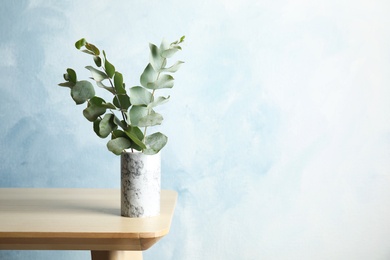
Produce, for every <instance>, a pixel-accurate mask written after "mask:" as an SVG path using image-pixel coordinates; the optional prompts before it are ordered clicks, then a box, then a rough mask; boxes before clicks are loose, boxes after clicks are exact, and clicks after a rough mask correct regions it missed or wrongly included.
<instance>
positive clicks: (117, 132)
mask: <svg viewBox="0 0 390 260" xmlns="http://www.w3.org/2000/svg"><path fill="white" fill-rule="evenodd" d="M119 137H127V135H126V133H125V132H123V131H122V130H119V129H116V130H114V131H112V133H111V139H115V138H119Z"/></svg>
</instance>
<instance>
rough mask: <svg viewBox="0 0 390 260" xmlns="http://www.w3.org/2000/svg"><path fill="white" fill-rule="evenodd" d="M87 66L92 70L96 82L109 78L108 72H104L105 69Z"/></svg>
mask: <svg viewBox="0 0 390 260" xmlns="http://www.w3.org/2000/svg"><path fill="white" fill-rule="evenodd" d="M85 68H86V69H87V70H89V71H90V72H91V74H92V78H93V79H94V80H95V81H96V82H101V81H103V80H105V79H108V76H107V74H106V73H104V72H103V71H100V70H97V69H95V68H94V67H92V66H86V67H85Z"/></svg>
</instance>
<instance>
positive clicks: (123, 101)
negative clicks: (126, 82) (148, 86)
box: [112, 95, 131, 110]
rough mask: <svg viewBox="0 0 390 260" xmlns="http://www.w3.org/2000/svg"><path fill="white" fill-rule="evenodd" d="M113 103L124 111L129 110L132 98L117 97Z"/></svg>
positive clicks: (125, 96)
mask: <svg viewBox="0 0 390 260" xmlns="http://www.w3.org/2000/svg"><path fill="white" fill-rule="evenodd" d="M112 103H114V105H115V106H116V107H117V108H120V109H122V110H127V109H128V108H129V107H130V106H131V103H130V98H129V96H128V95H117V96H115V97H114V99H113V100H112Z"/></svg>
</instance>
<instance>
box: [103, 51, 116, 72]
mask: <svg viewBox="0 0 390 260" xmlns="http://www.w3.org/2000/svg"><path fill="white" fill-rule="evenodd" d="M103 55H104V68H105V70H106V73H107V75H108V77H110V78H112V77H113V76H114V74H115V67H114V65H112V64H111V63H110V62H109V61H108V60H107V58H106V53H105V52H104V51H103Z"/></svg>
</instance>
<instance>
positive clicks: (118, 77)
mask: <svg viewBox="0 0 390 260" xmlns="http://www.w3.org/2000/svg"><path fill="white" fill-rule="evenodd" d="M114 86H115V90H116V93H117V94H118V95H124V94H126V90H125V88H124V86H123V76H122V74H121V73H119V72H118V71H116V72H115V76H114Z"/></svg>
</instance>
